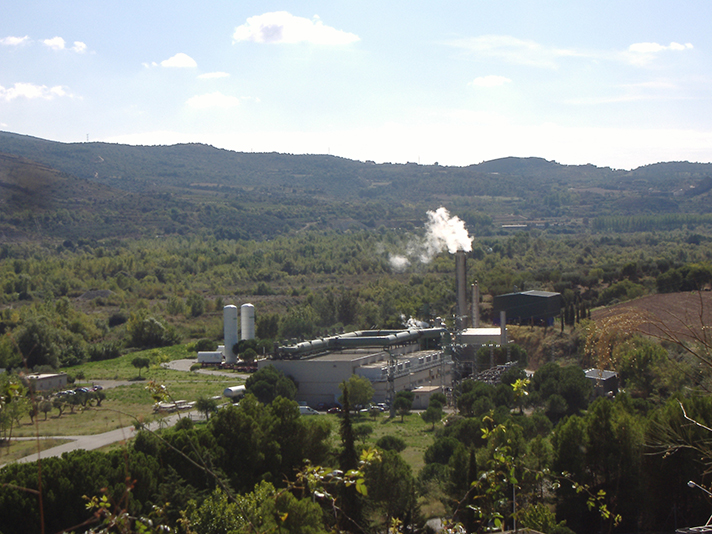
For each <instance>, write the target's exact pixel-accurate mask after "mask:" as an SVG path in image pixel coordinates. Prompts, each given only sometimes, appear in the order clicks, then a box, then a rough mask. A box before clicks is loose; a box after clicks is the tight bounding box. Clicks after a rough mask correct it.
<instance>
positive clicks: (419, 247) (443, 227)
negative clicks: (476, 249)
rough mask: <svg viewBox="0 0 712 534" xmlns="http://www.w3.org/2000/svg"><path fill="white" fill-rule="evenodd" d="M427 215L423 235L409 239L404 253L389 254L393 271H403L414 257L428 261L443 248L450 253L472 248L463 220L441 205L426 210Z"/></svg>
mask: <svg viewBox="0 0 712 534" xmlns="http://www.w3.org/2000/svg"><path fill="white" fill-rule="evenodd" d="M427 215H428V221H427V222H426V223H425V236H424V237H422V238H421V239H414V240H413V241H411V242H410V243H409V244H408V251H407V254H406V255H402V254H394V255H391V256H390V258H389V261H390V264H391V268H392V269H393V270H394V271H398V272H402V271H404V270H405V269H406V268H407V267H408V265H410V263H411V261H413V260H414V259H417V260H418V261H420V262H422V263H429V262H430V261H432V259H433V258H434V257H435V256H436V255H437V254H438V253H440V252H442V251H444V250H447V251H448V252H449V253H450V254H455V253H456V252H457V251H458V250H462V251H464V252H470V251H471V250H472V238H471V237H470V235H469V234H468V233H467V229H466V228H465V222H464V221H462V220H461V219H460V218H459V217H456V216H452V217H451V216H450V213H449V212H448V210H447V209H445V208H442V207H441V208H438V209H437V210H435V211H428V212H427Z"/></svg>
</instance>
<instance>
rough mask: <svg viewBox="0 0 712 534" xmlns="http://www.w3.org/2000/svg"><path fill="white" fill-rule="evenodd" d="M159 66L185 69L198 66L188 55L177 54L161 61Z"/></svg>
mask: <svg viewBox="0 0 712 534" xmlns="http://www.w3.org/2000/svg"><path fill="white" fill-rule="evenodd" d="M154 65H155V63H154ZM161 66H162V67H175V68H180V69H185V68H195V67H197V66H198V64H197V63H196V62H195V60H194V59H193V58H192V57H190V56H189V55H188V54H184V53H183V52H179V53H177V54H176V55H175V56H173V57H170V58H168V59H164V60H163V61H161Z"/></svg>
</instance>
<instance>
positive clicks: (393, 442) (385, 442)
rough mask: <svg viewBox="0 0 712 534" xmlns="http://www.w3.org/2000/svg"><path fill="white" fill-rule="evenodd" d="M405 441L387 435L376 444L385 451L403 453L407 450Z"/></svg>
mask: <svg viewBox="0 0 712 534" xmlns="http://www.w3.org/2000/svg"><path fill="white" fill-rule="evenodd" d="M406 446H407V445H406V444H405V440H404V439H403V438H399V437H398V436H392V435H386V436H383V437H382V438H380V439H379V440H378V441H377V442H376V447H378V448H379V449H383V450H384V451H396V452H402V451H404V450H405V448H406Z"/></svg>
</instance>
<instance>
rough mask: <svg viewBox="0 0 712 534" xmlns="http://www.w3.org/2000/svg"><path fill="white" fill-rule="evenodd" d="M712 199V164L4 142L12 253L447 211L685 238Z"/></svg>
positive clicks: (407, 225) (0, 164) (484, 230)
mask: <svg viewBox="0 0 712 534" xmlns="http://www.w3.org/2000/svg"><path fill="white" fill-rule="evenodd" d="M711 189H712V165H710V164H696V163H687V162H679V163H660V164H656V165H649V166H646V167H641V168H639V169H635V170H633V171H622V170H613V169H610V168H600V167H595V166H593V165H562V164H559V163H556V162H554V161H547V160H545V159H541V158H513V157H511V158H502V159H498V160H493V161H487V162H483V163H479V164H477V165H471V166H468V167H447V166H441V165H418V164H415V163H407V164H391V163H385V164H375V163H373V162H360V161H353V160H348V159H345V158H339V157H334V156H328V155H289V154H277V153H268V154H266V153H265V154H256V153H242V152H233V151H228V150H220V149H217V148H214V147H211V146H207V145H200V144H189V145H174V146H128V145H118V144H109V143H70V144H67V143H57V142H53V141H47V140H43V139H38V138H33V137H28V136H24V135H18V134H12V133H6V132H0V206H1V207H2V210H0V240H1V241H16V240H22V239H37V238H40V239H42V238H45V237H50V238H56V239H79V238H80V237H81V238H91V239H101V238H106V237H130V236H135V237H138V236H154V235H167V234H174V233H179V234H183V235H185V234H192V233H195V232H207V233H208V234H210V235H214V236H215V237H217V238H219V239H222V238H230V239H265V238H270V237H274V236H275V235H279V234H285V233H289V232H294V231H299V230H301V229H305V228H317V229H319V228H325V229H326V228H331V229H337V230H345V229H348V228H377V227H379V226H381V225H383V226H385V227H387V228H404V229H413V228H420V227H422V225H423V220H424V218H425V213H426V211H427V210H432V209H436V208H437V207H439V206H445V207H447V208H448V209H450V211H451V212H452V213H453V214H455V215H458V216H459V217H460V218H462V219H463V220H465V222H466V223H467V224H468V227H469V228H470V230H471V231H474V232H475V233H478V234H479V235H487V234H488V233H491V232H493V231H497V228H500V227H501V225H502V224H507V223H516V224H520V223H536V225H537V226H542V225H547V226H550V227H551V228H552V229H554V231H566V232H570V231H573V230H575V229H577V228H581V227H583V226H586V225H587V224H588V222H587V221H592V223H593V227H594V228H597V229H605V228H609V227H615V228H619V229H620V228H624V229H625V228H629V227H631V225H633V226H635V227H636V228H638V229H640V228H641V224H642V227H644V228H648V229H655V228H657V227H658V226H659V224H660V223H661V221H662V219H660V217H662V216H663V215H670V216H672V219H670V217H668V219H670V220H668V219H665V221H662V222H665V224H666V225H668V226H670V224H672V225H673V226H675V227H677V226H679V225H680V224H692V223H696V222H699V221H698V219H699V217H703V218H704V217H708V216H709V215H708V214H709V213H710V210H712V203H710V201H709V198H708V197H709V196H710V194H712V193H710V190H711ZM687 215H692V216H693V218H692V219H690V218H689V217H687V218H685V217H684V216H687ZM641 217H642V219H641ZM650 217H653V218H654V220H653V219H650ZM656 217H657V218H656ZM695 217H696V218H695ZM631 218H635V219H634V220H633V219H631ZM705 220H706V219H705ZM611 225H613V226H611Z"/></svg>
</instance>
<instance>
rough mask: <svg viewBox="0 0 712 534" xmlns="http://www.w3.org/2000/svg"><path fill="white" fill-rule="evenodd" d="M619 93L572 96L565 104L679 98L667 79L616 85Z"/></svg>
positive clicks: (675, 86) (616, 102) (681, 97)
mask: <svg viewBox="0 0 712 534" xmlns="http://www.w3.org/2000/svg"><path fill="white" fill-rule="evenodd" d="M617 89H618V90H619V94H615V95H611V96H608V95H604V96H597V97H583V98H572V99H569V100H566V101H565V103H566V104H571V105H583V106H591V105H598V104H618V103H622V102H639V101H651V100H680V99H683V98H684V97H683V96H680V95H679V94H678V93H677V92H675V90H676V89H678V86H677V85H675V84H674V83H670V82H667V81H650V82H641V83H629V84H623V85H620V86H618V88H617Z"/></svg>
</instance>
